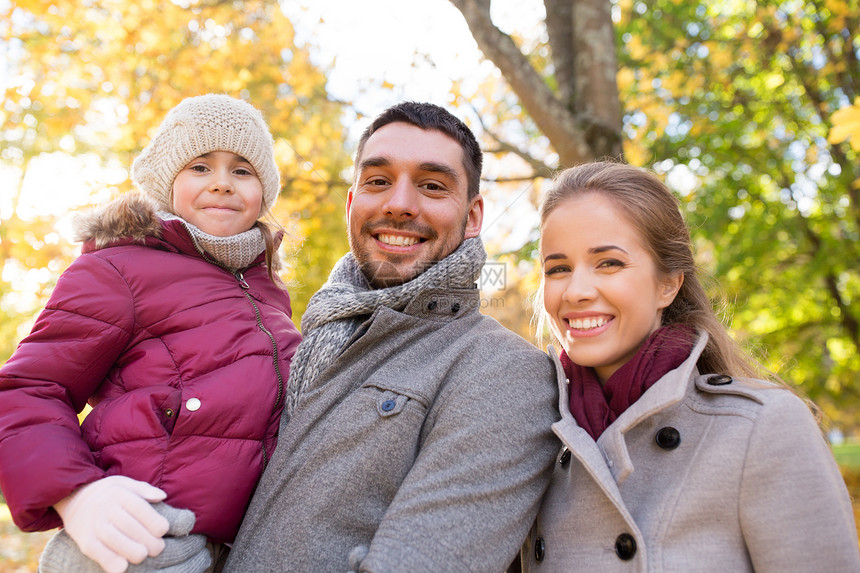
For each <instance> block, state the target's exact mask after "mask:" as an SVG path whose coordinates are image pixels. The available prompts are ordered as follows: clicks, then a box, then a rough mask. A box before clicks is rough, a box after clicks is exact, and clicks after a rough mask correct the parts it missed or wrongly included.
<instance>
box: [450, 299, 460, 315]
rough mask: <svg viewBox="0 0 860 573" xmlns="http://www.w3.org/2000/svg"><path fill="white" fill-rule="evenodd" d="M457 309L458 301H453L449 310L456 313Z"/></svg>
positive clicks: (458, 308)
mask: <svg viewBox="0 0 860 573" xmlns="http://www.w3.org/2000/svg"><path fill="white" fill-rule="evenodd" d="M459 311H460V303H459V302H455V303H454V304H452V305H451V312H453V313H454V314H457V313H458V312H459Z"/></svg>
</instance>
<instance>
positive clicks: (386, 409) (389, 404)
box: [381, 400, 397, 412]
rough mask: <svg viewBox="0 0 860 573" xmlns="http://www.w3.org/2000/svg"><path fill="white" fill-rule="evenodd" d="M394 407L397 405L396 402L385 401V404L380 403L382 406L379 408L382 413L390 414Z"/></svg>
mask: <svg viewBox="0 0 860 573" xmlns="http://www.w3.org/2000/svg"><path fill="white" fill-rule="evenodd" d="M396 405H397V402H395V401H394V400H386V401H385V402H383V403H382V406H381V407H382V411H383V412H390V411H391V410H393V409H394V407H395V406H396Z"/></svg>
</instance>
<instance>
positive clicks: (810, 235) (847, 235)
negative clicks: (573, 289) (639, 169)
mask: <svg viewBox="0 0 860 573" xmlns="http://www.w3.org/2000/svg"><path fill="white" fill-rule="evenodd" d="M451 2H452V4H454V6H456V7H457V8H458V9H459V10H460V11H461V12H462V14H463V16H464V18H465V20H466V22H467V23H468V25H469V28H470V30H471V31H472V34H473V36H474V38H475V40H476V42H477V43H478V46H479V47H480V48H481V50H482V51H483V53H484V54H485V56H486V57H487V58H488V59H490V60H492V61H493V63H495V64H496V66H497V67H498V69H499V70H500V72H501V75H502V77H503V78H504V80H505V81H506V82H507V84H508V86H509V88H510V92H512V93H513V94H514V95H513V96H511V97H510V98H509V99H511V100H513V102H512V101H505V104H504V105H503V106H499V107H494V106H493V104H492V102H491V98H488V97H481V98H478V100H479V103H478V104H476V109H477V111H478V112H479V113H480V114H481V116H482V119H481V122H482V124H483V125H484V127H485V128H486V131H487V138H488V143H487V149H489V150H490V151H493V152H497V153H507V154H511V153H513V154H514V155H516V156H517V157H519V158H521V159H522V160H523V161H521V162H520V163H519V164H518V165H520V173H518V174H515V175H516V177H514V178H522V177H527V176H544V175H546V174H547V172H548V171H551V170H552V169H553V168H556V167H564V166H567V165H571V164H573V163H576V162H580V161H587V160H591V159H594V158H597V157H600V156H603V155H607V154H608V155H617V148H614V147H612V146H609V147H607V146H606V145H605V144H601V145H593V144H592V143H591V142H594V141H597V142H611V141H613V137H612V134H613V133H615V134H617V135H618V139H620V140H621V142H623V149H624V157H625V159H626V160H627V161H628V162H630V163H634V164H638V165H643V166H648V167H652V168H654V169H656V170H657V171H658V172H660V173H661V174H663V175H664V176H665V177H666V179H667V181H668V182H669V184H670V185H671V186H672V187H673V188H674V189H676V190H677V191H678V192H679V194H680V196H681V199H682V202H683V206H684V209H685V211H686V214H687V217H688V220H689V222H690V224H691V226H692V229H693V234H694V239H695V242H696V245H697V254H698V257H699V260H700V262H701V264H702V266H703V267H704V268H705V270H706V271H709V272H711V273H712V274H713V275H715V276H716V277H717V278H718V279H719V281H720V282H721V285H722V291H721V292H723V293H724V294H725V296H726V300H727V303H728V306H727V321H729V322H730V324H731V326H732V327H733V329H734V332H735V334H736V335H737V337H738V338H739V339H740V340H742V341H743V342H744V343H745V344H747V345H748V346H751V347H753V348H758V349H761V348H767V349H768V350H769V352H768V354H767V355H765V356H764V358H763V359H764V360H765V362H766V364H767V365H768V366H770V367H771V368H773V369H776V370H778V372H779V374H780V375H781V376H783V377H784V378H785V379H786V380H788V381H790V382H792V383H795V384H798V385H799V386H800V387H801V388H802V389H803V390H805V391H806V392H807V393H808V394H809V395H810V396H811V397H812V398H814V399H815V400H816V401H817V402H819V403H820V404H822V405H823V406H824V407H825V408H826V410H827V412H828V413H829V414H831V415H832V416H833V417H835V418H837V419H839V418H840V417H841V418H842V421H844V422H846V423H847V422H850V421H851V420H852V419H853V418H851V417H849V416H848V415H845V416H842V415H841V414H840V412H839V410H840V409H845V410H852V411H854V412H856V409H857V407H858V406H860V387H858V385H857V380H858V377H860V353H858V348H860V329H858V325H859V324H860V306H858V304H857V301H858V298H860V265H858V262H860V246H858V245H860V241H858V239H860V161H858V152H857V149H856V148H853V149H852V147H851V146H850V141H844V140H845V139H846V138H844V137H843V138H840V137H831V140H830V141H828V139H827V138H828V135H829V133H830V130H831V129H832V128H833V127H834V121H835V120H834V116H833V114H834V113H835V112H837V110H840V109H843V108H846V107H847V106H849V105H850V104H851V102H852V101H854V98H856V97H857V96H858V93H860V92H858V90H860V63H858V53H860V38H858V35H857V32H858V30H860V5H858V1H857V0H848V1H844V0H842V1H836V0H807V1H800V2H795V1H791V2H789V1H782V0H773V1H761V2H721V1H717V0H701V1H694V2H688V1H683V2H682V1H678V0H655V1H651V2H644V1H639V0H619V1H618V2H616V3H613V2H610V1H609V0H544V2H543V5H544V8H545V15H546V18H545V21H544V22H545V26H544V27H543V28H542V30H541V31H540V32H541V33H540V34H535V35H533V36H530V37H524V36H517V35H514V34H509V33H506V32H503V31H502V30H500V29H499V28H497V27H496V26H494V25H493V22H492V19H491V17H490V1H489V0H451ZM609 30H613V31H612V32H610V31H609ZM616 62H617V64H616ZM616 85H617V89H616V90H615V93H614V94H613V93H612V92H613V87H614V86H616ZM508 97H509V96H507V95H505V96H502V97H500V98H498V99H499V100H501V99H504V98H508ZM618 101H620V102H622V104H623V110H622V111H620V112H619V115H618V116H616V119H615V120H612V119H611V116H610V115H609V111H608V109H607V106H608V107H612V108H614V107H615V106H616V105H617V103H615V102H618ZM600 102H604V103H606V104H607V106H603V107H600V106H598V104H599V103H600ZM618 109H621V106H619V107H618ZM520 110H521V111H520ZM519 113H521V116H520V119H521V122H520V124H521V125H523V126H524V130H525V132H526V133H527V135H530V136H531V137H521V136H518V135H517V134H516V133H514V132H512V129H511V123H512V122H511V119H512V118H514V117H515V116H516V114H519ZM852 117H853V116H852ZM619 126H620V127H619ZM603 128H608V129H603ZM531 129H534V131H533V132H532V133H530V134H529V130H531ZM846 129H848V128H846ZM595 134H599V135H601V137H597V138H596V139H595ZM538 136H542V137H543V138H545V139H546V140H547V141H548V145H547V146H544V147H542V146H540V145H537V146H535V145H532V147H531V148H529V147H528V146H527V145H526V144H525V143H523V142H525V141H535V140H536V139H535V138H536V137H538ZM518 137H519V139H517V138H518ZM539 139H540V138H539ZM512 140H515V141H519V143H518V144H517V143H516V142H515V143H514V144H511V141H512ZM616 145H618V144H617V143H616ZM502 179H504V178H502ZM534 246H535V244H534V243H530V244H528V245H525V247H524V248H523V249H522V250H521V251H520V254H521V255H523V256H525V257H526V258H532V257H533V256H534ZM719 292H720V291H717V290H714V295H715V296H716V295H717V294H718V293H719Z"/></svg>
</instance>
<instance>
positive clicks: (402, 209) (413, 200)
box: [346, 122, 484, 288]
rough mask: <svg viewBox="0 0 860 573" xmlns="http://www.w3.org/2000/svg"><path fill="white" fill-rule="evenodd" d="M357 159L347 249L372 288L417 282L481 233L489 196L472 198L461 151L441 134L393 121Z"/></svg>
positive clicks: (348, 206) (349, 200) (349, 205)
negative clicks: (468, 193)
mask: <svg viewBox="0 0 860 573" xmlns="http://www.w3.org/2000/svg"><path fill="white" fill-rule="evenodd" d="M357 161H358V163H357V165H356V166H355V169H356V178H355V183H354V185H353V186H352V188H350V190H349V194H348V196H347V200H346V213H347V223H348V226H349V246H350V249H351V250H352V254H353V256H355V258H356V260H357V261H358V264H359V266H360V267H361V270H362V271H363V272H364V274H365V276H366V277H367V279H368V281H369V282H370V284H371V286H373V288H383V287H389V286H396V285H400V284H403V283H405V282H408V281H410V280H412V279H414V278H415V277H417V276H418V275H420V274H421V273H423V272H424V271H425V270H427V268H429V267H430V266H431V265H433V264H434V263H436V262H438V261H440V260H442V259H444V258H445V257H447V256H448V255H449V254H451V253H452V252H453V251H454V250H455V249H456V248H457V247H459V246H460V243H462V242H463V239H466V238H471V237H476V236H478V233H480V231H481V222H482V221H483V216H484V202H483V198H482V197H481V196H480V195H477V196H476V197H474V198H472V199H471V200H469V199H467V181H466V170H465V168H464V166H463V150H462V148H461V147H460V144H459V143H457V141H456V140H454V139H452V138H451V137H448V136H447V135H445V134H444V133H442V132H441V131H435V130H424V129H421V128H419V127H416V126H414V125H411V124H408V123H403V122H395V123H389V124H388V125H385V126H383V127H382V128H380V129H379V130H377V131H376V132H375V133H374V134H373V135H371V136H370V138H369V139H368V140H367V141H366V142H365V145H364V151H363V154H362V156H361V157H359V158H357Z"/></svg>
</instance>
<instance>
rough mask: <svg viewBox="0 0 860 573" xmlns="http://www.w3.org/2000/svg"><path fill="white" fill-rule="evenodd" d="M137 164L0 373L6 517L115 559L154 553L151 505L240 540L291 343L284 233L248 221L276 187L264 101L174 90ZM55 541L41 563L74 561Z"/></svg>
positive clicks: (202, 530) (295, 337)
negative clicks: (183, 512)
mask: <svg viewBox="0 0 860 573" xmlns="http://www.w3.org/2000/svg"><path fill="white" fill-rule="evenodd" d="M132 175H133V179H134V181H135V183H136V185H137V186H138V187H139V189H140V190H141V191H142V194H139V193H132V194H128V195H125V196H122V197H120V198H119V199H117V200H115V201H113V202H111V203H109V204H107V205H106V206H104V207H103V208H101V209H100V210H99V211H97V212H95V213H94V214H92V215H91V216H89V217H88V218H86V219H85V220H83V221H82V224H81V232H80V235H81V238H82V240H83V241H84V246H83V249H82V251H83V254H82V255H81V256H80V257H79V258H78V259H77V260H75V261H74V262H73V263H72V265H71V266H70V267H69V268H68V269H67V270H66V271H65V272H64V273H63V275H62V276H61V277H60V279H59V281H58V282H57V285H56V288H55V289H54V292H53V294H52V295H51V298H50V300H49V301H48V304H47V306H46V308H45V310H44V311H43V312H42V314H41V315H40V316H39V318H38V320H37V322H36V324H35V326H34V327H33V330H32V332H31V333H30V335H29V336H27V337H26V338H25V339H24V340H23V341H22V342H21V344H20V345H19V346H18V349H17V350H16V352H15V354H14V355H13V356H12V358H10V359H9V361H8V362H7V363H6V364H5V366H4V367H3V368H2V370H0V487H2V491H3V495H4V496H5V498H6V501H7V503H8V505H9V508H10V510H11V512H12V516H13V518H14V521H15V523H16V524H17V525H18V526H19V527H20V528H21V529H23V530H25V531H38V530H47V529H51V528H54V527H57V526H60V525H62V526H63V527H64V531H65V532H66V533H64V534H63V533H62V532H61V534H62V535H66V534H67V535H68V536H70V537H71V538H72V539H73V540H74V541H75V542H76V543H77V546H78V547H79V548H80V550H81V551H82V552H83V554H84V555H87V556H88V557H90V558H91V559H93V560H94V561H95V562H97V563H98V564H99V565H101V567H103V568H104V569H105V570H107V571H124V570H125V569H126V567H127V566H128V564H129V563H140V562H141V561H143V560H144V558H145V557H146V556H147V555H149V556H150V557H152V556H155V555H158V554H159V553H161V551H162V549H163V548H164V541H163V540H162V536H163V535H164V534H165V532H166V531H167V526H168V522H167V520H166V519H165V518H164V517H162V515H160V514H159V512H158V511H157V509H158V508H157V507H155V506H153V505H152V504H151V502H158V501H161V500H165V501H166V503H167V504H169V505H170V506H172V507H174V508H185V509H188V510H190V511H191V512H193V514H194V516H195V517H196V523H195V524H194V528H193V530H192V533H194V534H201V535H203V536H205V537H206V538H208V540H209V541H210V542H211V543H212V544H223V543H227V542H230V541H232V540H233V538H234V536H235V534H236V531H237V530H238V527H239V523H240V521H241V519H242V515H243V513H244V511H245V509H246V506H247V504H248V501H249V499H250V497H251V493H252V491H253V489H254V487H255V485H256V483H257V479H258V478H259V476H260V474H261V472H262V470H263V468H264V466H265V465H266V462H267V461H268V459H269V457H270V456H271V455H272V452H273V450H274V447H275V441H276V434H277V430H278V422H279V418H280V413H281V410H282V409H283V406H284V396H285V395H286V388H285V384H286V381H287V378H288V376H289V368H290V359H291V358H292V356H293V353H294V352H295V349H296V346H297V345H298V343H299V340H300V335H299V333H298V331H297V329H296V328H295V326H294V325H293V323H292V321H291V319H290V315H291V310H290V300H289V296H288V294H287V291H286V290H285V289H284V287H283V285H282V284H281V283H280V281H279V279H278V278H277V276H276V275H275V271H277V269H278V267H279V260H278V255H277V244H278V243H279V241H280V237H279V236H273V233H272V231H271V230H270V228H269V226H268V225H266V224H265V223H263V222H262V221H260V220H258V219H260V218H261V217H262V216H264V215H265V214H267V213H268V210H269V208H270V207H271V206H272V204H273V203H274V202H275V200H276V198H277V196H278V193H279V187H280V178H279V173H278V169H277V166H276V165H275V161H274V148H273V142H272V136H271V135H270V133H269V130H268V127H267V125H266V123H265V122H264V120H263V117H262V115H261V114H260V112H259V111H258V110H256V109H255V108H254V107H253V106H251V105H249V104H248V103H246V102H243V101H241V100H238V99H234V98H231V97H228V96H224V95H204V96H199V97H193V98H188V99H186V100H184V101H182V102H181V103H180V104H179V105H177V106H176V107H175V108H173V109H172V110H171V111H170V112H169V113H168V114H167V117H166V118H165V120H164V122H163V123H162V125H161V127H160V128H159V130H158V132H157V133H156V135H155V137H154V138H153V139H152V141H151V142H150V144H149V146H148V147H147V148H146V149H144V150H143V152H142V153H141V155H140V156H139V157H138V158H137V159H136V160H135V162H134V165H133V173H132ZM87 402H89V403H90V404H91V405H92V407H93V409H92V412H90V413H89V415H88V416H87V417H86V418H85V420H84V422H83V424H82V425H79V423H78V418H77V413H79V412H80V411H81V410H82V409H83V407H84V405H85V404H86V403H87ZM162 513H163V511H162ZM185 532H186V533H187V530H186V531H185ZM55 539H57V538H55ZM52 545H53V541H52V542H51V543H49V548H50V547H51V546H52ZM67 546H68V544H66V545H64V546H63V547H67ZM213 547H214V548H215V550H217V549H218V546H213ZM47 553H48V552H46V556H44V557H43V564H42V565H43V568H49V567H53V570H62V569H63V566H62V565H59V564H58V563H57V560H61V561H62V560H63V559H67V558H69V559H71V557H69V556H68V555H66V554H65V553H64V554H63V555H60V556H57V555H52V556H51V557H50V559H47V561H49V563H47V564H46V563H45V561H46V558H47V557H48V555H47ZM184 570H186V571H187V570H189V569H184Z"/></svg>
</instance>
